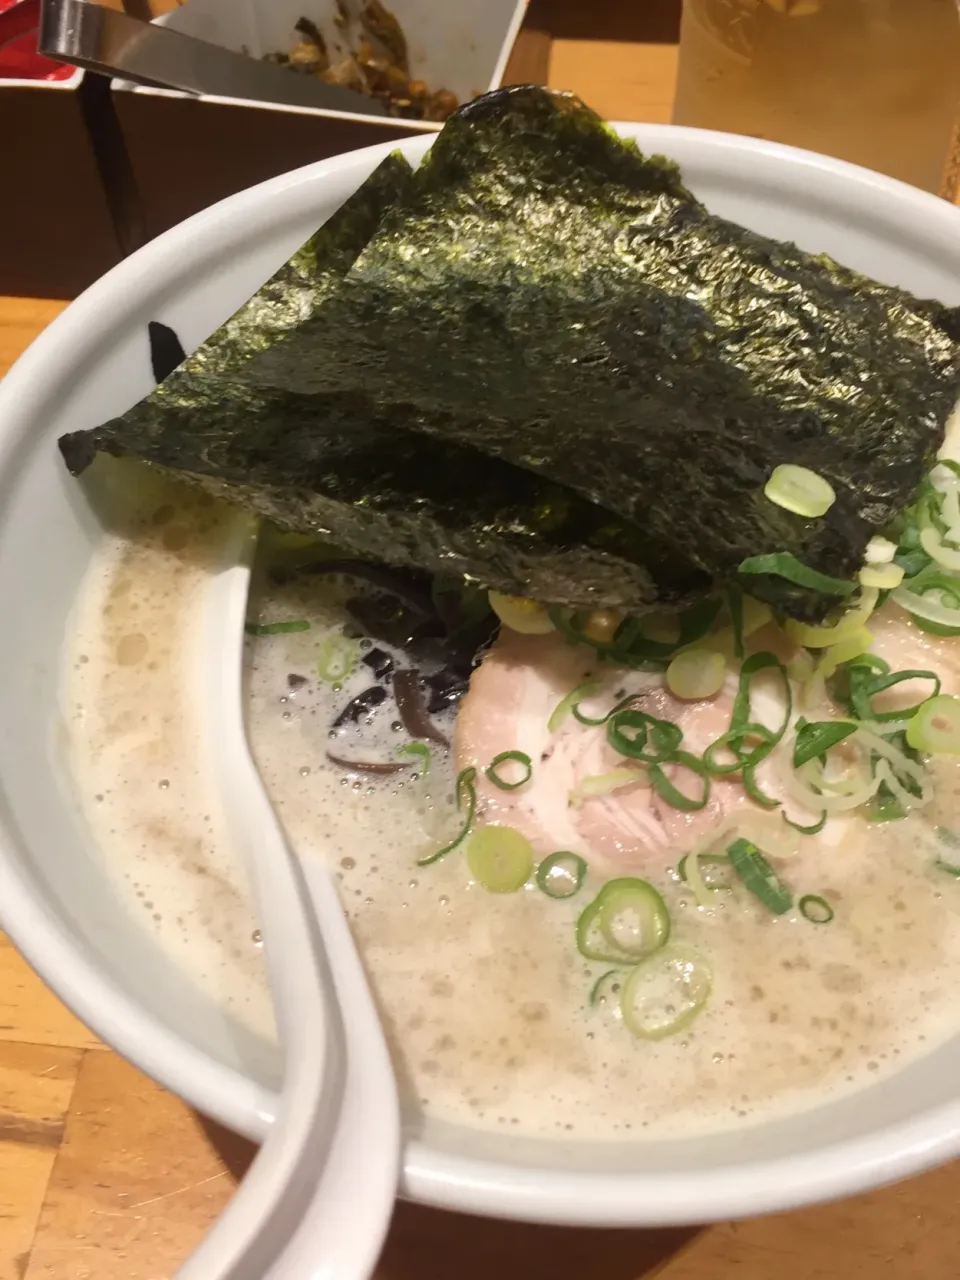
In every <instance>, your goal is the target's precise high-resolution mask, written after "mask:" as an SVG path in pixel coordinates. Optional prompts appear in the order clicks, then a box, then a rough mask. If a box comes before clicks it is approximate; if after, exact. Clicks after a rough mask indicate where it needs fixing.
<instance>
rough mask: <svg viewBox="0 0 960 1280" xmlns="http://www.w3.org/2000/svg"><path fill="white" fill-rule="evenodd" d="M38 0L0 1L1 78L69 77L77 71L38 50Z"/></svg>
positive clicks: (42, 78) (65, 78) (45, 78)
mask: <svg viewBox="0 0 960 1280" xmlns="http://www.w3.org/2000/svg"><path fill="white" fill-rule="evenodd" d="M39 24H40V0H0V80H68V79H69V78H70V76H72V75H73V73H74V71H75V70H76V68H75V67H72V66H70V64H69V63H66V62H55V61H54V60H53V59H52V58H45V57H44V56H43V54H42V53H37V27H38V26H39Z"/></svg>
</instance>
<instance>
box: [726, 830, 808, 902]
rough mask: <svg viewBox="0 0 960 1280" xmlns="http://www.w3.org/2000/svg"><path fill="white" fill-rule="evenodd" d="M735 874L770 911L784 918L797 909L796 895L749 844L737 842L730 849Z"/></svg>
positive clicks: (747, 842)
mask: <svg viewBox="0 0 960 1280" xmlns="http://www.w3.org/2000/svg"><path fill="white" fill-rule="evenodd" d="M727 854H728V856H729V858H730V862H731V864H732V865H733V869H734V871H736V873H737V875H738V876H739V877H740V879H741V880H742V881H743V883H744V885H745V886H746V888H747V889H749V890H750V892H751V893H752V894H753V895H754V897H755V898H758V899H759V900H760V901H761V902H762V903H763V905H764V906H765V907H766V908H767V910H768V911H772V912H773V913H774V915H778V916H779V915H783V913H784V912H785V911H789V910H790V908H791V907H792V906H793V895H792V894H791V892H790V890H789V889H788V888H787V886H786V885H785V884H784V883H783V881H782V880H781V879H780V877H779V876H778V875H777V873H776V871H774V869H773V867H771V865H770V863H769V862H768V861H767V860H766V858H765V857H764V856H763V854H762V853H761V852H760V850H759V849H758V848H757V846H756V845H755V844H751V842H750V841H749V840H734V842H733V844H731V845H730V846H729V848H728V849H727Z"/></svg>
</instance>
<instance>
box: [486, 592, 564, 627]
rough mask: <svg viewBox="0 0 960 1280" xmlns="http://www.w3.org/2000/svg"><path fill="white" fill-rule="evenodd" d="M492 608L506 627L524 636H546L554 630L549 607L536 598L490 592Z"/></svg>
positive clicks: (489, 597)
mask: <svg viewBox="0 0 960 1280" xmlns="http://www.w3.org/2000/svg"><path fill="white" fill-rule="evenodd" d="M487 598H488V600H489V601H490V608H491V609H492V610H493V612H494V613H495V614H496V615H497V617H498V618H499V619H500V621H501V622H502V623H503V625H504V626H505V627H509V628H510V630H511V631H518V632H519V633H520V635H523V636H545V635H547V634H549V632H551V631H553V630H554V625H553V622H552V621H551V619H550V614H549V613H548V611H547V609H546V608H545V607H544V606H543V605H542V604H539V603H538V602H537V601H536V600H527V599H526V598H525V597H524V596H507V595H504V594H503V593H502V592H501V591H490V592H489V593H488V597H487Z"/></svg>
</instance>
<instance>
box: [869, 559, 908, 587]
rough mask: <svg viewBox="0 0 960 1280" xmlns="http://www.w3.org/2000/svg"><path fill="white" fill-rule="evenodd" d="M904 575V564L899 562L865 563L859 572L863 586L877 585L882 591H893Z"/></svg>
mask: <svg viewBox="0 0 960 1280" xmlns="http://www.w3.org/2000/svg"><path fill="white" fill-rule="evenodd" d="M903 576H904V574H903V566H902V565H899V564H865V565H864V566H863V568H862V569H861V570H860V574H859V577H860V585H861V586H862V587H877V588H879V590H880V591H893V590H894V588H896V587H899V585H900V583H901V582H902V581H903Z"/></svg>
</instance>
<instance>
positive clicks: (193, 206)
mask: <svg viewBox="0 0 960 1280" xmlns="http://www.w3.org/2000/svg"><path fill="white" fill-rule="evenodd" d="M361 2H362V0H347V7H348V9H349V10H350V12H355V11H356V10H358V9H359V8H360V7H361ZM387 7H388V8H389V10H390V11H391V12H392V13H393V14H394V15H395V17H396V18H397V20H398V21H399V23H400V25H401V27H402V29H403V31H404V34H405V36H406V38H407V44H408V49H409V53H410V63H411V71H412V73H413V74H414V75H415V76H419V77H420V78H422V79H423V80H424V81H425V83H426V84H427V85H428V86H429V88H430V89H432V90H437V89H449V90H450V91H451V92H452V93H455V94H456V95H457V98H458V99H459V100H460V101H461V102H467V101H469V100H470V99H471V98H474V97H476V96H477V95H478V94H480V93H485V92H486V91H487V90H488V89H495V88H496V87H497V86H498V85H499V84H500V81H501V79H502V78H503V73H504V69H505V68H506V65H507V60H508V58H509V56H510V52H511V50H512V48H513V43H514V40H515V39H516V36H517V32H518V31H519V29H520V25H521V23H522V21H523V17H524V14H525V12H526V8H527V0H388V4H387ZM336 11H337V9H336V4H335V2H334V0H188V2H187V3H186V4H184V5H182V6H181V7H179V8H177V9H175V10H173V11H172V12H171V13H168V14H165V15H164V16H163V17H162V18H158V19H157V21H158V22H160V23H163V24H164V25H167V26H170V27H173V28H175V29H176V30H177V31H182V32H184V33H185V34H186V35H192V36H196V37H198V38H199V39H202V40H208V41H210V42H211V43H213V44H219V45H223V46H224V47H225V48H228V49H233V50H234V51H235V52H238V53H239V52H246V53H250V54H252V55H254V56H256V57H261V56H262V55H263V54H265V53H272V52H287V51H288V50H289V49H290V46H291V42H292V41H293V40H294V39H295V38H296V33H295V31H294V23H295V22H296V21H297V19H298V18H300V17H301V16H305V17H309V18H310V19H311V20H312V21H314V22H315V23H316V24H317V25H318V26H319V27H320V29H321V30H322V31H323V32H324V35H325V38H327V40H328V42H329V48H330V52H331V54H332V55H335V54H336V53H337V51H338V49H339V50H341V51H345V49H344V46H343V41H342V37H341V36H340V34H339V32H338V30H337V27H336V24H335V23H334V21H333V18H334V14H335V13H336ZM290 74H291V75H295V74H297V73H296V72H293V71H291V72H290ZM113 101H114V106H115V108H116V112H117V116H118V118H119V121H120V128H121V131H122V133H123V138H124V142H125V144H126V150H127V154H128V155H129V158H130V164H131V167H132V170H133V178H134V183H135V186H136V189H137V191H138V194H139V203H140V206H141V208H140V219H141V221H142V224H143V227H144V233H145V237H146V238H148V239H149V238H151V237H152V236H155V235H158V234H159V233H160V232H161V231H165V230H166V229H167V228H168V227H172V226H174V225H175V224H176V223H178V222H180V221H182V220H183V219H184V218H186V217H189V216H190V215H191V214H193V213H196V212H197V210H199V209H203V208H205V207H206V206H207V205H209V204H213V203H214V202H215V201H217V200H222V199H223V198H224V197H225V196H228V195H232V194H233V193H234V192H236V191H241V190H244V189H245V188H246V187H248V186H251V185H252V184H253V183H256V182H261V181H263V180H264V179H266V178H270V177H273V176H274V175H275V174H278V173H283V172H285V171H287V170H289V169H292V168H296V167H297V166H299V165H303V164H307V163H309V162H312V161H314V160H319V159H322V158H323V157H325V156H332V155H339V154H341V153H342V152H345V151H351V150H354V149H356V148H358V147H365V146H370V145H372V144H373V143H376V142H381V141H391V140H399V139H402V138H410V137H416V136H418V135H421V134H424V133H426V134H432V133H436V131H437V129H438V128H439V125H437V124H432V123H426V122H423V121H418V120H398V119H394V118H391V117H388V116H376V115H362V114H354V113H352V112H342V111H324V110H322V109H317V108H313V107H294V106H291V107H283V106H278V105H277V104H276V103H272V102H252V101H248V100H242V101H241V100H240V99H237V98H223V97H215V96H212V95H204V96H199V97H196V96H191V95H189V94H185V93H180V92H178V91H175V90H171V89H152V88H148V87H145V86H142V85H134V84H131V83H130V82H129V81H119V80H118V81H115V82H114V94H113Z"/></svg>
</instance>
